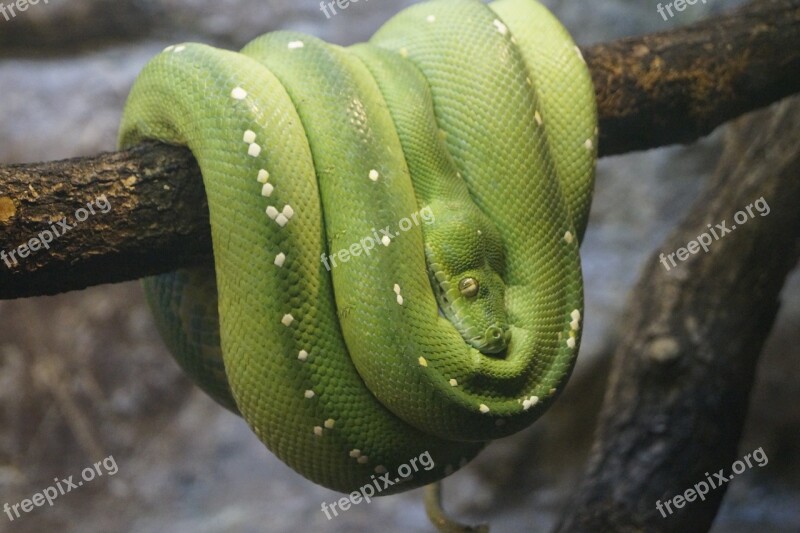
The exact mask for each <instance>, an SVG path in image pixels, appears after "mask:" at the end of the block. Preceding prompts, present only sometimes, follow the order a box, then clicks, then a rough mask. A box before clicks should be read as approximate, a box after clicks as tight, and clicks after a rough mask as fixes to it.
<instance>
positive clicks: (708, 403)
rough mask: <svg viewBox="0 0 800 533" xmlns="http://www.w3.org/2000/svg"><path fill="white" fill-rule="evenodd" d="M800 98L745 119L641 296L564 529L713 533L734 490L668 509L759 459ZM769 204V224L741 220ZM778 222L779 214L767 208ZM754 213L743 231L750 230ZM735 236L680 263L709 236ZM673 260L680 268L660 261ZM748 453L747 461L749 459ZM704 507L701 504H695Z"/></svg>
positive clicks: (794, 256)
mask: <svg viewBox="0 0 800 533" xmlns="http://www.w3.org/2000/svg"><path fill="white" fill-rule="evenodd" d="M799 144H800V99H798V98H794V99H791V100H788V101H786V102H782V103H780V104H778V105H776V106H775V107H774V109H771V110H769V111H768V112H759V113H757V114H753V115H751V116H748V117H745V118H744V119H742V120H740V121H738V122H737V123H736V124H735V126H734V127H733V128H731V131H730V132H729V134H728V139H727V143H726V148H725V151H724V154H723V156H722V159H721V161H720V163H719V165H718V167H717V170H716V173H715V176H714V178H713V179H712V180H711V182H710V184H709V186H708V188H707V190H706V191H705V193H704V194H703V195H702V196H701V197H700V198H698V199H697V202H696V204H695V205H694V206H693V207H692V209H691V211H690V213H689V215H688V216H687V217H686V219H685V220H684V221H683V222H682V223H681V224H680V226H679V227H678V228H677V229H676V230H675V231H674V232H673V234H672V235H671V236H670V237H669V238H668V239H667V240H666V242H665V243H663V245H662V246H660V247H659V251H658V252H657V253H656V254H654V256H653V257H652V258H651V259H650V261H649V262H648V264H647V266H646V267H645V269H644V271H643V273H642V276H641V279H640V280H639V282H638V284H637V286H636V288H635V290H634V292H633V294H632V295H631V297H630V303H629V310H628V313H627V319H626V320H624V321H623V322H622V323H623V324H625V326H624V327H625V333H624V335H623V337H622V341H621V343H620V345H619V346H618V349H617V351H616V353H615V355H614V361H613V365H612V370H611V375H610V378H609V387H608V389H607V392H606V397H605V400H604V404H603V408H602V411H601V414H600V422H599V426H598V431H597V434H596V438H595V444H594V448H593V451H592V457H591V460H590V464H589V468H588V470H587V474H586V476H585V478H584V480H583V482H582V484H581V486H580V488H579V490H578V493H577V498H576V501H575V502H574V503H573V504H572V505H570V506H569V511H568V514H567V515H566V516H565V518H564V520H563V523H562V524H561V526H560V528H559V531H563V532H566V531H570V532H573V531H587V532H588V531H620V532H626V531H705V530H707V529H708V528H709V527H710V524H711V522H712V521H713V519H714V516H715V515H716V512H717V509H718V507H719V505H720V502H721V500H722V497H723V496H724V494H725V489H726V485H722V487H720V488H718V489H716V490H710V492H709V493H708V494H707V495H706V496H705V501H700V500H697V499H696V500H695V501H692V502H689V503H686V504H685V506H683V507H682V508H680V509H677V508H675V507H674V506H672V507H671V509H672V510H673V513H672V514H670V513H668V511H667V510H666V509H665V510H664V511H663V512H664V514H665V515H666V517H664V516H662V514H661V512H660V511H659V510H657V508H656V502H657V501H659V500H660V501H661V502H662V503H663V502H665V501H668V500H670V499H671V498H673V497H674V496H676V495H680V494H684V493H685V491H686V490H687V489H691V488H692V487H693V486H694V485H695V484H696V483H698V482H700V481H705V480H706V478H707V475H706V472H707V473H709V474H710V476H711V478H712V479H718V478H715V476H714V472H717V471H719V469H724V472H723V475H724V476H725V477H726V478H727V476H728V474H730V473H731V465H732V463H733V462H734V461H735V460H737V459H738V458H740V456H741V455H744V454H745V453H747V452H751V451H752V450H742V451H740V450H737V444H738V442H739V437H740V435H741V432H742V426H743V423H744V420H745V415H746V411H747V406H748V399H749V392H750V388H751V386H752V384H753V379H754V373H755V366H756V362H757V361H758V356H759V353H760V351H761V347H762V345H763V344H764V341H765V339H766V337H767V334H768V333H769V331H770V328H771V327H772V323H773V319H774V317H775V315H776V313H777V310H778V307H779V301H778V296H779V293H780V290H781V287H782V285H783V283H784V280H785V277H786V276H787V274H788V273H789V272H790V271H791V269H792V268H793V267H794V266H795V265H796V264H797V260H798V256H800V179H798V176H800V152H798V150H797V146H798V145H799ZM761 197H763V198H764V199H765V201H766V203H767V205H768V206H769V213H768V214H766V215H765V216H761V215H760V214H759V211H758V210H757V208H756V207H755V206H754V207H753V212H754V213H755V216H754V217H753V218H750V217H748V220H747V222H746V223H744V224H740V223H737V221H735V220H734V216H735V214H736V213H737V211H741V210H745V212H746V207H747V206H748V205H751V204H753V203H754V202H755V201H756V200H758V199H759V198H761ZM764 211H765V212H766V210H764ZM742 218H743V217H742V216H740V220H742ZM722 221H725V222H726V224H725V226H726V227H727V228H729V229H733V228H734V226H735V228H736V229H735V230H733V231H731V232H730V233H727V234H726V235H724V236H722V237H720V239H719V240H713V236H712V241H713V242H712V244H711V245H710V247H709V250H710V251H709V252H708V253H704V252H703V250H702V249H700V250H699V253H697V254H696V255H691V254H690V257H689V259H688V260H687V261H685V262H680V261H679V258H678V257H677V256H676V257H675V259H676V263H677V264H676V266H672V263H671V262H670V260H669V257H668V255H669V254H670V253H673V252H675V251H676V250H678V249H679V248H681V247H686V246H687V243H689V242H690V241H692V240H695V239H697V238H698V236H699V235H701V234H703V233H705V232H708V231H709V228H708V225H709V224H711V226H712V228H714V229H715V230H716V231H718V232H721V231H722V230H721V229H719V228H718V227H717V226H716V225H717V224H721V223H722ZM660 253H664V254H665V257H666V262H667V266H668V267H669V270H667V268H666V267H665V266H664V265H663V264H662V263H661V262H660V258H659V254H660ZM740 452H741V454H740ZM695 498H696V496H695Z"/></svg>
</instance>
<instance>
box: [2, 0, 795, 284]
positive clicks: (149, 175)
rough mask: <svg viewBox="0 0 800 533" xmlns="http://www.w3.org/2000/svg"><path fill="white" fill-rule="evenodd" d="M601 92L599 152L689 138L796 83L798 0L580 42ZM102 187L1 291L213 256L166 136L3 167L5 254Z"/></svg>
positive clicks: (183, 159) (203, 213) (199, 193)
mask: <svg viewBox="0 0 800 533" xmlns="http://www.w3.org/2000/svg"><path fill="white" fill-rule="evenodd" d="M583 53H584V56H585V57H586V60H587V63H588V65H589V68H590V70H591V72H592V78H593V80H594V84H595V90H596V92H597V100H598V107H599V114H600V131H601V136H600V151H601V154H602V155H610V154H618V153H623V152H627V151H632V150H641V149H645V148H653V147H657V146H663V145H667V144H671V143H676V142H689V141H692V140H694V139H697V138H698V137H700V136H702V135H704V134H706V133H708V132H709V131H711V130H712V129H713V128H715V127H716V126H718V125H719V124H722V123H724V122H726V121H727V120H730V119H732V118H734V117H736V116H738V115H739V114H742V113H744V112H746V111H749V110H752V109H756V108H759V107H761V106H763V105H765V104H768V103H770V102H773V101H776V100H778V99H780V98H782V97H784V96H787V95H790V94H794V93H796V92H798V91H800V0H763V1H755V2H752V3H751V4H749V5H748V6H747V7H746V8H745V9H743V10H740V11H737V12H733V13H732V14H730V15H727V16H724V17H721V18H719V19H716V20H711V21H706V22H702V23H699V24H696V25H693V26H690V27H687V28H682V29H677V30H674V31H671V32H665V33H659V34H654V35H647V36H644V37H637V38H628V39H623V40H620V41H617V42H613V43H610V44H601V45H596V46H593V47H589V48H586V49H584V50H583ZM102 194H105V195H106V196H107V197H108V199H109V201H110V202H111V205H112V209H111V211H110V212H109V213H108V214H107V215H98V216H92V217H90V218H88V219H87V220H86V221H85V222H83V223H81V224H78V225H77V226H76V227H75V228H74V229H73V230H71V231H70V232H68V233H67V234H65V235H64V236H63V237H60V238H58V239H57V240H55V241H54V242H53V243H52V244H51V245H50V249H49V250H48V251H37V252H35V253H33V254H32V255H30V256H28V257H25V258H22V259H21V260H19V258H18V263H16V264H15V263H14V262H13V261H9V263H10V264H11V267H8V266H7V265H6V264H5V262H4V261H0V298H17V297H27V296H35V295H41V294H54V293H58V292H65V291H69V290H75V289H81V288H84V287H86V286H89V285H96V284H100V283H111V282H119V281H125V280H130V279H136V278H140V277H144V276H147V275H152V274H157V273H161V272H167V271H170V270H174V269H175V268H176V267H181V266H184V267H186V266H192V265H196V264H199V263H202V262H204V261H208V260H209V259H210V257H211V245H210V242H211V239H210V231H209V226H208V214H207V208H206V205H205V200H204V192H203V187H202V183H201V180H200V175H199V172H198V170H197V166H196V164H195V162H194V160H193V158H192V156H191V154H190V153H189V152H188V151H187V150H185V149H180V148H174V147H168V146H164V145H156V144H151V145H142V146H139V147H136V148H135V149H133V150H129V151H125V152H119V153H110V154H101V155H99V156H97V157H93V158H83V159H73V160H68V161H59V162H50V163H39V164H28V165H10V166H0V228H2V233H0V251H5V252H6V254H9V253H10V252H12V251H16V253H17V255H18V254H19V251H18V250H17V248H18V247H19V246H20V245H22V244H24V243H27V242H28V241H29V240H30V239H32V238H34V237H36V236H37V235H38V234H39V233H40V232H42V231H44V230H47V229H48V228H49V226H50V222H51V221H53V222H55V221H56V220H59V219H61V217H63V216H67V217H73V214H74V213H75V210H76V209H78V208H79V207H81V206H82V205H85V203H86V202H87V201H89V200H91V199H94V198H96V197H98V196H100V195H102Z"/></svg>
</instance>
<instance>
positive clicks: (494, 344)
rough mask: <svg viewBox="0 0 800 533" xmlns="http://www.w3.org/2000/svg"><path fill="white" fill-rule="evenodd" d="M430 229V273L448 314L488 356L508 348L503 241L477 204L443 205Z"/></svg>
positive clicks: (427, 246)
mask: <svg viewBox="0 0 800 533" xmlns="http://www.w3.org/2000/svg"><path fill="white" fill-rule="evenodd" d="M434 213H436V217H435V219H434V220H435V221H434V222H433V223H432V224H430V225H428V226H427V227H426V228H425V230H424V231H425V255H426V259H427V263H428V275H429V277H430V280H431V286H432V287H433V292H434V294H435V295H436V300H437V303H438V304H439V309H441V311H442V314H444V316H445V317H446V318H447V319H448V320H449V321H450V322H451V323H452V324H453V326H455V328H456V329H457V330H458V332H459V333H460V334H461V336H462V337H463V338H464V340H465V341H466V342H467V343H468V344H469V345H470V346H472V347H474V348H475V349H477V350H478V351H480V352H481V353H484V354H497V353H500V352H502V351H504V350H505V349H506V348H507V347H508V343H509V341H510V340H511V331H510V329H509V325H508V317H507V314H506V310H505V283H504V282H503V279H502V272H503V267H504V264H505V260H504V252H503V243H502V240H501V238H500V235H499V233H498V232H497V230H496V229H495V227H494V225H493V224H492V223H491V222H490V221H489V220H488V219H487V218H486V217H485V216H484V215H483V214H482V213H481V212H480V211H478V210H477V208H475V207H474V206H469V207H466V206H461V205H459V206H453V205H449V204H447V205H443V206H439V208H438V209H435V210H434Z"/></svg>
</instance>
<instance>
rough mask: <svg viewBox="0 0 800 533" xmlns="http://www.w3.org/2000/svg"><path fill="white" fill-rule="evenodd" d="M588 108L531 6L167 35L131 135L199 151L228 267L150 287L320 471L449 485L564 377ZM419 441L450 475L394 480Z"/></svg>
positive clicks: (357, 482)
mask: <svg viewBox="0 0 800 533" xmlns="http://www.w3.org/2000/svg"><path fill="white" fill-rule="evenodd" d="M596 121H597V119H596V109H595V101H594V91H593V89H592V84H591V80H590V76H589V72H588V69H587V67H586V65H585V62H584V61H583V58H582V56H581V54H580V51H579V50H578V48H577V47H576V46H575V43H574V42H573V41H572V39H571V38H570V36H569V34H568V33H567V32H566V30H565V29H564V28H563V27H562V26H561V25H560V23H559V22H558V21H557V20H556V19H555V18H554V16H553V15H552V14H551V13H550V12H548V11H547V10H546V9H545V8H544V7H543V6H542V5H540V4H538V3H537V2H535V1H534V0H497V1H495V2H493V3H491V4H488V5H487V4H483V3H481V2H479V1H477V0H433V1H430V2H424V3H420V4H417V5H414V6H412V7H410V8H408V9H406V10H404V11H402V12H401V13H399V14H397V15H396V16H395V17H393V18H392V19H391V20H390V21H388V22H387V23H386V24H385V25H384V26H383V27H382V28H380V29H379V30H378V31H377V33H376V34H375V35H374V36H373V37H372V39H371V40H370V41H369V42H368V43H363V44H357V45H354V46H351V47H347V48H344V47H340V46H334V45H330V44H327V43H325V42H322V41H321V40H319V39H316V38H313V37H310V36H307V35H302V34H299V33H294V32H286V31H280V32H273V33H269V34H266V35H263V36H261V37H259V38H257V39H255V40H254V41H252V42H251V43H249V44H248V45H247V46H245V47H244V49H242V50H241V51H240V52H238V53H236V52H231V51H225V50H221V49H217V48H213V47H210V46H206V45H202V44H194V43H186V44H180V45H175V46H170V47H168V48H167V49H165V50H164V51H163V53H161V54H159V55H158V56H156V57H155V58H154V59H152V60H151V61H150V62H149V63H148V64H147V65H146V67H145V68H144V69H143V71H142V72H141V74H140V75H139V77H138V78H137V80H136V82H135V83H134V86H133V88H132V90H131V93H130V96H129V99H128V102H127V105H126V108H125V112H124V116H123V120H122V125H121V129H120V135H119V145H120V147H123V148H124V147H128V146H131V145H134V144H136V143H139V142H141V141H143V140H146V139H154V140H159V141H162V142H166V143H171V144H175V145H183V146H187V147H188V148H189V149H190V150H191V151H192V153H193V154H194V157H195V158H196V159H197V161H198V164H199V167H200V170H201V172H202V176H203V183H204V186H205V190H206V194H207V197H208V208H209V214H210V222H211V237H212V242H213V253H214V265H213V267H208V268H196V269H190V270H183V271H179V272H174V273H169V274H164V275H160V276H157V277H154V278H149V279H147V280H145V281H144V284H145V291H146V293H147V296H148V300H149V302H150V304H151V307H152V308H153V312H154V314H155V317H156V322H157V324H158V327H159V330H160V332H161V334H162V336H163V337H164V339H165V342H166V343H167V345H168V347H169V348H170V350H171V351H172V352H173V354H174V355H175V357H176V359H177V360H178V362H179V363H180V364H181V366H182V367H183V368H184V370H185V371H186V372H187V373H188V374H189V375H190V376H191V377H192V379H193V380H194V381H195V382H196V383H197V384H198V385H199V386H200V387H202V388H203V389H204V390H205V391H206V392H208V393H209V394H210V395H211V396H212V397H213V398H215V399H216V400H217V401H218V402H219V403H221V404H222V405H224V406H226V407H228V408H229V409H231V410H232V411H234V412H236V413H238V414H240V415H241V416H242V417H243V418H244V419H245V420H246V421H247V423H248V424H249V426H250V427H251V428H252V430H253V431H254V432H255V434H256V435H257V436H258V437H259V439H261V441H262V442H263V443H264V444H265V445H266V446H267V447H268V448H269V449H270V450H271V451H272V452H273V453H275V455H277V456H278V457H279V458H280V459H281V460H282V461H284V462H285V463H286V464H288V465H289V466H290V467H291V468H293V469H294V470H296V471H297V472H299V473H300V474H302V475H303V476H305V477H307V478H308V479H310V480H312V481H314V482H316V483H319V484H321V485H324V486H326V487H329V488H332V489H334V490H338V491H343V492H350V491H354V490H356V489H357V488H359V487H361V486H362V485H365V484H367V483H370V482H372V481H374V480H376V479H377V478H378V477H384V478H385V479H389V480H391V481H392V482H393V483H392V485H391V486H389V487H388V488H386V490H384V491H383V492H381V494H389V493H391V492H397V491H402V490H407V489H410V488H414V487H418V486H421V485H424V484H428V483H431V482H434V481H437V480H439V479H441V478H443V477H445V476H447V475H449V474H451V473H452V472H454V471H456V470H457V469H459V468H460V467H463V466H464V465H465V464H466V463H467V462H468V461H470V460H471V459H472V458H473V457H474V456H475V455H477V454H478V452H479V451H480V450H481V449H482V448H483V447H484V446H485V445H486V443H487V442H489V441H491V440H492V439H496V438H499V437H503V436H507V435H510V434H512V433H514V432H516V431H518V430H520V429H522V428H524V427H526V426H528V425H529V424H531V423H532V422H533V421H534V420H535V419H536V418H537V417H539V416H540V415H541V414H542V412H543V411H544V410H545V409H546V408H547V407H548V406H549V405H550V404H551V403H552V401H553V400H554V398H555V397H556V396H557V395H558V394H559V392H560V391H561V390H562V389H563V387H564V385H565V383H566V380H567V379H568V377H569V374H570V373H571V370H572V367H573V365H574V361H575V357H576V354H577V352H578V348H579V345H580V339H581V325H582V310H583V289H582V277H581V266H580V258H579V242H580V240H581V238H582V236H583V232H584V229H585V226H586V222H587V216H588V210H589V205H590V201H591V194H592V187H593V180H594V165H595V158H596V146H597V124H596ZM198 208H200V206H198ZM423 218H424V220H423ZM404 219H407V220H416V221H417V222H419V223H417V224H410V225H409V224H405V226H406V227H405V228H403V229H404V230H403V231H399V230H398V223H399V221H401V220H404ZM409 226H410V227H409ZM384 229H385V230H384ZM379 230H381V231H379ZM376 239H377V241H376ZM341 250H346V251H347V252H346V253H340V251H341ZM367 252H369V253H367ZM337 257H338V258H339V261H335V260H336V258H337ZM345 258H346V259H348V260H346V261H345V260H344V259H345ZM328 259H330V260H328ZM334 262H335V265H334V264H333V263H334ZM424 452H428V453H429V454H430V456H431V458H432V459H433V462H434V464H435V467H432V468H430V469H429V470H425V469H419V471H417V472H414V473H413V474H412V475H410V476H407V477H405V478H404V479H399V480H398V477H396V475H395V472H396V471H397V469H398V467H399V466H400V465H403V464H405V463H407V462H408V461H409V460H412V459H414V458H415V457H418V456H420V454H423V453H424ZM389 476H391V477H389Z"/></svg>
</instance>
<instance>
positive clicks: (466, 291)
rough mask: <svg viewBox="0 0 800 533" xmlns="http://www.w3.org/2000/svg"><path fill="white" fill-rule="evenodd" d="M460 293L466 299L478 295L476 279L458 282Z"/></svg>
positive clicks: (465, 279)
mask: <svg viewBox="0 0 800 533" xmlns="http://www.w3.org/2000/svg"><path fill="white" fill-rule="evenodd" d="M458 292H460V293H461V294H462V295H464V296H466V297H468V298H469V297H472V296H475V295H476V294H478V280H477V279H475V278H464V279H462V280H461V281H459V282H458Z"/></svg>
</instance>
